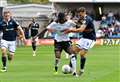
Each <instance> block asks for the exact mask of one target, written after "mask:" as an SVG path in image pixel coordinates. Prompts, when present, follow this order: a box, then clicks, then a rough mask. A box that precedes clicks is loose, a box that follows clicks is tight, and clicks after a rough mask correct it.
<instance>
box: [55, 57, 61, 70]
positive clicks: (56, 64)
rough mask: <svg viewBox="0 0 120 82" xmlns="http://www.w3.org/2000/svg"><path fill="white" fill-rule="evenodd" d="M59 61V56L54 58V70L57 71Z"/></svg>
mask: <svg viewBox="0 0 120 82" xmlns="http://www.w3.org/2000/svg"><path fill="white" fill-rule="evenodd" d="M59 61H60V59H59V58H55V71H56V72H57V71H58V66H59Z"/></svg>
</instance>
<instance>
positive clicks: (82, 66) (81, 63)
mask: <svg viewBox="0 0 120 82" xmlns="http://www.w3.org/2000/svg"><path fill="white" fill-rule="evenodd" d="M85 61H86V58H85V57H81V59H80V69H81V70H83V69H84V66H85Z"/></svg>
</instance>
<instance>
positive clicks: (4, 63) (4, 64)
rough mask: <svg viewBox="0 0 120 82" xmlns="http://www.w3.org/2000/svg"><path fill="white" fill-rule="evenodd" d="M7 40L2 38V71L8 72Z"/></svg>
mask: <svg viewBox="0 0 120 82" xmlns="http://www.w3.org/2000/svg"><path fill="white" fill-rule="evenodd" d="M7 47H8V46H7V41H5V40H1V52H2V57H1V59H2V69H1V72H6V71H7V55H6V52H7Z"/></svg>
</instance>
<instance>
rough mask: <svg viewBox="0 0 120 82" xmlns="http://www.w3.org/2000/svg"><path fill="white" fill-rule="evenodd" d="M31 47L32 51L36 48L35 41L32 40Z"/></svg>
mask: <svg viewBox="0 0 120 82" xmlns="http://www.w3.org/2000/svg"><path fill="white" fill-rule="evenodd" d="M32 49H33V51H35V50H36V45H35V43H34V42H32Z"/></svg>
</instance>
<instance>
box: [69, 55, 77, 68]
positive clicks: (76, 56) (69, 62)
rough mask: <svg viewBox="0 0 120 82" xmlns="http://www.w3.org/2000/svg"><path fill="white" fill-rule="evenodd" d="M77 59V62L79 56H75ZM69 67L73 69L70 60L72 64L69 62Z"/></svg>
mask: <svg viewBox="0 0 120 82" xmlns="http://www.w3.org/2000/svg"><path fill="white" fill-rule="evenodd" d="M75 58H76V60H77V56H76V55H75ZM69 66H70V67H71V68H72V63H71V60H70V62H69Z"/></svg>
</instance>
